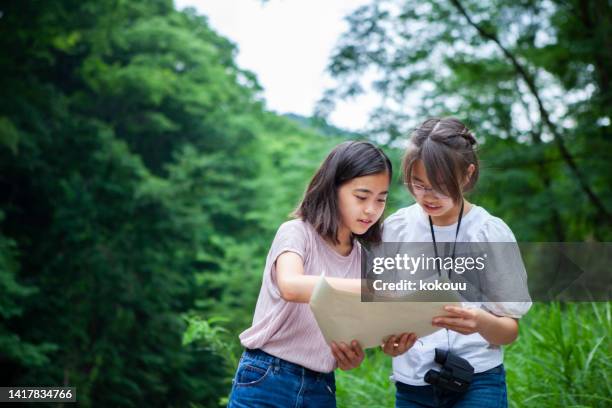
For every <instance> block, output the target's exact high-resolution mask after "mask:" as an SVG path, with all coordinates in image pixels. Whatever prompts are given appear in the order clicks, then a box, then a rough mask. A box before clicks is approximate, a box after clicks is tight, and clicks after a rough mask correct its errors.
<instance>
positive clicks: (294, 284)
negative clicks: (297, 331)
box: [278, 275, 361, 303]
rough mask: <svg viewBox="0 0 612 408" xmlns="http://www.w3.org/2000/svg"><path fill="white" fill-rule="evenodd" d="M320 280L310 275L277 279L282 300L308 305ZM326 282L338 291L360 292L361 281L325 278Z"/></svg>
mask: <svg viewBox="0 0 612 408" xmlns="http://www.w3.org/2000/svg"><path fill="white" fill-rule="evenodd" d="M319 279H321V278H320V277H319V276H312V275H292V276H284V277H282V278H279V279H278V288H279V290H280V293H281V296H282V298H283V299H285V300H286V301H289V302H296V303H308V302H309V301H310V297H311V296H312V292H313V291H314V288H315V286H316V284H317V282H318V281H319ZM325 279H327V282H328V283H329V284H330V285H331V286H332V287H333V288H334V289H338V290H344V291H348V292H353V293H359V292H360V291H361V279H343V278H327V277H326V278H325Z"/></svg>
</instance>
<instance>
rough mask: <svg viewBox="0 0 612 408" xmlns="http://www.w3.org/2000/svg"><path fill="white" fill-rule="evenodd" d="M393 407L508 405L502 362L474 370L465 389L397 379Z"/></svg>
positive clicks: (497, 407)
mask: <svg viewBox="0 0 612 408" xmlns="http://www.w3.org/2000/svg"><path fill="white" fill-rule="evenodd" d="M395 387H396V389H397V392H396V393H395V407H396V408H416V407H419V408H422V407H453V408H507V407H508V396H507V393H506V372H505V370H504V365H503V364H500V365H498V366H497V367H495V368H492V369H490V370H488V371H484V372H482V373H477V374H474V378H473V379H472V383H471V384H470V388H468V390H467V392H465V393H457V392H449V391H443V390H439V389H437V388H436V387H434V386H431V385H422V386H414V385H408V384H404V383H401V382H396V383H395Z"/></svg>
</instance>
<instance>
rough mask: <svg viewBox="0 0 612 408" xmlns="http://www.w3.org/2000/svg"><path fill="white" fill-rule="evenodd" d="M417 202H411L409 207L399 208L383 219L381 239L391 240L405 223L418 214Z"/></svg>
mask: <svg viewBox="0 0 612 408" xmlns="http://www.w3.org/2000/svg"><path fill="white" fill-rule="evenodd" d="M418 210H419V208H418V204H413V205H411V206H409V207H404V208H400V209H399V210H397V211H396V212H394V213H393V214H391V215H390V216H388V217H387V218H386V219H385V222H384V223H383V240H384V241H389V240H393V237H395V236H397V234H398V233H400V232H401V231H403V230H404V229H405V228H406V225H408V224H410V223H412V222H413V221H414V220H415V219H416V218H417V217H418V215H419V213H418Z"/></svg>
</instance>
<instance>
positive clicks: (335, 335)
mask: <svg viewBox="0 0 612 408" xmlns="http://www.w3.org/2000/svg"><path fill="white" fill-rule="evenodd" d="M445 305H454V306H461V298H460V297H459V295H458V294H457V293H456V292H453V291H437V292H429V293H423V292H414V293H412V294H410V295H408V296H405V297H403V298H402V301H389V302H362V301H361V294H359V293H352V292H346V291H342V290H338V289H334V288H333V287H331V285H330V284H329V283H328V282H327V280H326V279H325V278H324V277H321V279H320V280H319V282H318V283H317V285H316V287H315V289H314V292H313V294H312V297H311V299H310V309H311V310H312V312H313V314H314V316H315V319H316V320H317V323H318V324H319V328H320V329H321V332H322V333H323V336H324V337H325V340H326V341H327V343H331V342H332V341H335V342H344V343H346V344H349V342H351V341H352V340H357V341H358V342H359V344H360V345H361V347H362V348H364V349H366V348H371V347H377V346H380V345H381V344H382V343H383V341H384V340H386V339H387V338H388V337H389V336H390V335H393V334H401V333H411V332H413V333H416V335H417V336H418V337H424V336H427V335H429V334H431V333H433V332H435V331H437V330H440V328H438V327H434V326H432V324H431V321H432V319H433V318H434V317H435V316H442V315H445V314H446V313H445V312H444V309H443V308H444V306H445Z"/></svg>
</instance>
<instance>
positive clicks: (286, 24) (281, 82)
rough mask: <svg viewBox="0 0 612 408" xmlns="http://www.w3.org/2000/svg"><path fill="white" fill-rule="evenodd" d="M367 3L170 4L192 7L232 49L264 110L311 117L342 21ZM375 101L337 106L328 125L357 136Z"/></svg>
mask: <svg viewBox="0 0 612 408" xmlns="http://www.w3.org/2000/svg"><path fill="white" fill-rule="evenodd" d="M369 3H370V0H308V1H304V0H270V1H268V2H266V3H262V2H261V1H259V0H175V5H176V7H177V8H178V9H179V10H180V9H183V8H185V7H194V8H195V9H196V10H197V11H198V13H199V14H203V15H205V16H207V17H208V20H209V22H210V25H211V27H212V28H213V29H214V30H215V31H217V32H218V33H219V34H221V35H223V36H224V37H227V38H229V39H230V40H231V41H232V42H234V43H235V44H236V45H237V46H238V51H239V52H238V57H237V63H238V65H239V66H240V67H241V68H243V69H247V70H249V71H252V72H254V73H255V74H256V75H257V78H258V81H259V83H260V84H261V85H262V87H263V88H264V94H263V96H264V99H265V101H266V106H267V108H268V109H270V110H273V111H276V112H279V113H288V112H292V113H297V114H300V115H304V116H311V115H312V114H313V110H314V106H315V104H316V102H317V101H318V100H319V99H320V98H321V96H322V95H323V91H324V90H325V88H326V85H327V86H328V85H329V84H330V80H331V79H330V77H329V75H328V74H327V73H326V72H325V68H326V66H327V64H328V62H329V58H330V56H331V54H332V51H333V49H334V47H335V45H336V44H337V40H338V38H339V37H340V35H341V34H342V33H343V32H344V31H346V30H347V29H348V24H347V23H346V22H345V21H344V17H345V16H347V15H348V14H350V13H351V12H352V11H354V10H355V9H357V8H358V7H360V6H362V5H366V4H369ZM379 101H380V97H378V96H377V95H375V93H374V92H373V91H368V92H366V93H365V94H364V95H361V96H359V97H357V98H355V99H354V100H347V101H339V102H337V104H336V109H335V111H334V112H333V113H332V114H331V116H330V118H329V120H330V122H331V123H332V124H334V125H336V126H339V127H342V128H345V129H350V130H362V129H363V128H365V127H366V125H367V123H368V117H369V112H370V110H372V109H373V108H375V107H377V106H378V104H379Z"/></svg>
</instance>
